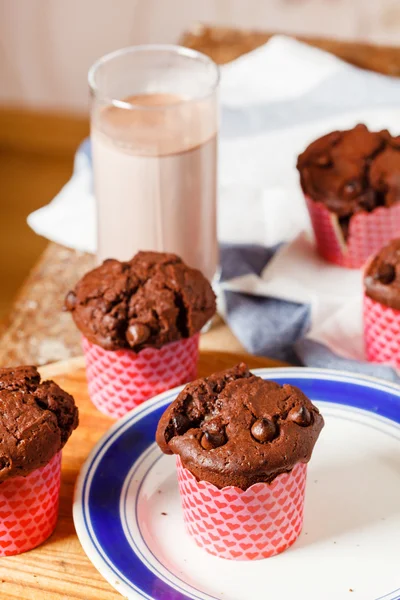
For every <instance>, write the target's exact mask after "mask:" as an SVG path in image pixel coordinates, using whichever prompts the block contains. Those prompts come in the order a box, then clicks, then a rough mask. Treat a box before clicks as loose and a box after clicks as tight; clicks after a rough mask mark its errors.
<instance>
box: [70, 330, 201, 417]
mask: <svg viewBox="0 0 400 600" xmlns="http://www.w3.org/2000/svg"><path fill="white" fill-rule="evenodd" d="M199 337H200V336H199V334H196V335H194V336H192V337H190V338H187V339H183V340H179V341H178V342H172V343H171V344H166V345H165V346H163V347H162V348H160V349H156V348H145V349H144V350H141V351H140V352H138V353H137V354H136V353H135V352H132V350H104V349H103V348H101V347H100V346H96V345H95V344H92V343H91V342H89V341H88V340H87V339H86V338H83V341H82V345H83V350H84V353H85V360H86V376H87V381H88V387H89V395H90V399H91V400H92V402H93V404H94V405H95V406H96V407H97V408H98V409H99V410H100V411H101V412H102V413H104V414H106V415H108V416H109V417H113V418H115V419H117V418H119V417H122V416H123V415H125V414H126V413H127V412H128V411H130V410H132V409H133V408H135V407H136V406H138V405H139V404H141V403H142V402H144V401H145V400H148V399H149V398H152V397H153V396H156V395H157V394H160V393H161V392H165V391H167V390H169V389H171V388H173V387H176V386H177V385H181V384H182V383H187V382H188V381H191V380H192V379H196V377H197V363H198V358H199Z"/></svg>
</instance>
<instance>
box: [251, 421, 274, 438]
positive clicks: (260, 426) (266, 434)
mask: <svg viewBox="0 0 400 600" xmlns="http://www.w3.org/2000/svg"><path fill="white" fill-rule="evenodd" d="M277 434H278V427H277V426H276V424H275V423H274V422H273V421H270V420H269V419H264V418H262V419H257V421H256V422H255V423H253V425H252V426H251V435H252V436H253V438H254V439H255V440H256V441H257V442H260V444H263V443H265V442H271V441H272V440H273V439H274V438H275V437H276V436H277Z"/></svg>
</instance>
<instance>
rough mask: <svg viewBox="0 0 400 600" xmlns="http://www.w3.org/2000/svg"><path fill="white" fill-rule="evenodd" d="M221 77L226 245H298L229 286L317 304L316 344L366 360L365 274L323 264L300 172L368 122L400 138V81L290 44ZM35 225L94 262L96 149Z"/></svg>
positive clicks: (274, 43) (237, 64)
mask: <svg viewBox="0 0 400 600" xmlns="http://www.w3.org/2000/svg"><path fill="white" fill-rule="evenodd" d="M221 70H222V78H221V106H222V124H221V140H220V161H219V201H218V216H219V239H220V241H221V242H229V243H254V244H262V245H265V246H272V245H275V244H277V243H279V242H290V243H289V245H287V246H286V247H284V248H283V249H282V250H281V251H279V252H278V253H277V255H276V256H275V257H274V259H273V260H272V261H271V262H270V263H269V264H268V265H267V267H266V269H264V271H263V272H262V274H261V276H260V277H256V276H245V277H239V278H236V279H233V280H231V281H230V282H228V283H226V284H225V285H226V286H227V287H229V288H230V289H235V290H236V291H243V292H246V293H251V294H259V295H269V296H274V297H276V298H281V299H285V300H291V301H295V302H307V303H310V304H311V309H312V311H311V321H312V325H311V330H310V332H309V336H310V337H311V338H312V339H314V340H316V341H320V342H322V343H323V344H325V345H327V346H328V347H329V348H330V349H331V350H332V351H334V352H337V353H339V354H341V355H342V356H345V357H346V358H356V359H362V358H363V349H362V343H361V308H360V306H361V304H360V303H361V274H360V272H358V271H349V270H345V269H341V268H338V267H335V266H330V265H328V264H327V263H325V262H323V261H321V260H320V259H319V258H318V257H317V256H316V254H315V252H314V250H313V248H312V245H311V244H310V241H309V238H308V237H307V235H308V236H310V235H311V226H310V222H309V219H308V215H307V211H306V208H305V204H304V200H303V197H302V194H301V191H300V188H299V182H298V174H297V172H296V169H295V164H296V158H297V155H298V154H299V153H300V152H301V151H302V150H303V149H304V148H305V146H306V145H307V144H308V143H310V142H311V141H312V140H313V139H315V138H316V137H318V136H320V135H322V134H324V133H327V132H329V131H332V130H334V129H338V128H346V127H352V126H354V125H355V124H356V123H357V122H364V123H366V124H367V125H368V126H369V127H371V128H372V129H380V128H389V129H390V130H392V131H393V132H397V133H398V132H400V109H399V108H396V107H397V106H400V81H398V80H396V79H394V78H390V77H385V76H382V75H378V74H375V73H371V72H367V71H362V70H360V69H357V68H355V67H352V66H350V65H348V64H346V63H344V62H342V61H340V60H339V59H337V58H335V57H334V56H332V55H330V54H328V53H325V52H322V51H320V50H317V49H314V48H311V47H310V46H308V45H305V44H302V43H300V42H297V41H295V40H293V39H290V38H286V37H284V36H276V37H274V38H272V39H271V40H270V41H269V42H268V43H267V44H266V45H264V46H262V47H261V48H259V49H257V50H255V51H254V52H251V53H249V54H246V55H244V56H242V57H240V58H239V59H237V60H236V61H234V62H232V63H230V64H228V65H225V66H223V67H222V69H221ZM28 223H29V225H30V226H31V227H32V229H34V231H36V232H37V233H39V234H40V235H43V236H45V237H47V238H48V239H50V240H53V241H56V242H58V243H60V244H64V245H66V246H69V247H71V248H76V249H79V250H84V251H89V252H95V247H96V242H95V203H94V198H93V193H92V177H91V162H90V151H88V145H85V146H84V147H83V148H82V149H81V151H79V152H78V153H77V157H76V161H75V171H74V175H73V177H72V179H71V180H70V181H69V182H68V183H67V185H66V186H65V187H64V188H63V189H62V190H61V192H60V193H59V194H58V196H57V197H56V198H55V199H54V200H53V201H52V202H51V203H50V204H49V205H47V206H45V207H43V208H41V209H39V210H37V211H35V212H34V213H32V214H31V215H29V217H28ZM302 232H304V234H302V235H300V234H301V233H302Z"/></svg>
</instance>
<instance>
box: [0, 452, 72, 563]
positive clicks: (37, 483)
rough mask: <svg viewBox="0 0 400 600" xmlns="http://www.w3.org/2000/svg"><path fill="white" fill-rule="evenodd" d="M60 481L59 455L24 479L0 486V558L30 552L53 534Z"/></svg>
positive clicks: (9, 480) (11, 480)
mask: <svg viewBox="0 0 400 600" xmlns="http://www.w3.org/2000/svg"><path fill="white" fill-rule="evenodd" d="M60 481H61V452H59V453H58V454H56V455H55V456H54V457H53V458H52V459H51V461H50V462H49V463H48V464H47V465H46V466H45V467H41V468H40V469H36V471H33V472H32V473H30V475H27V477H13V478H12V479H8V480H6V481H4V482H3V483H1V484H0V556H12V555H14V554H21V552H26V551H27V550H32V548H36V546H39V544H41V543H42V542H44V541H45V540H47V538H48V537H49V536H50V535H51V534H52V533H53V531H54V528H55V526H56V523H57V517H58V502H59V496H60Z"/></svg>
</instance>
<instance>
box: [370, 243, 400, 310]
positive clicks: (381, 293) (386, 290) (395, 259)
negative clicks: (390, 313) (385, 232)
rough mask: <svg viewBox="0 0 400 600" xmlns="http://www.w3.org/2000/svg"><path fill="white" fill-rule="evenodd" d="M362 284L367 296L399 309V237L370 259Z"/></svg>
mask: <svg viewBox="0 0 400 600" xmlns="http://www.w3.org/2000/svg"><path fill="white" fill-rule="evenodd" d="M364 286H365V293H366V294H367V296H369V297H370V298H372V299H373V300H376V301H377V302H380V303H381V304H385V305H386V306H391V307H392V308H395V309H396V310H400V238H398V239H396V240H393V241H391V242H390V243H389V244H388V245H387V246H385V247H384V248H382V250H380V251H379V252H378V253H377V254H376V255H375V256H374V258H373V259H372V260H371V261H370V263H369V264H368V265H367V268H366V271H365V275H364Z"/></svg>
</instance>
